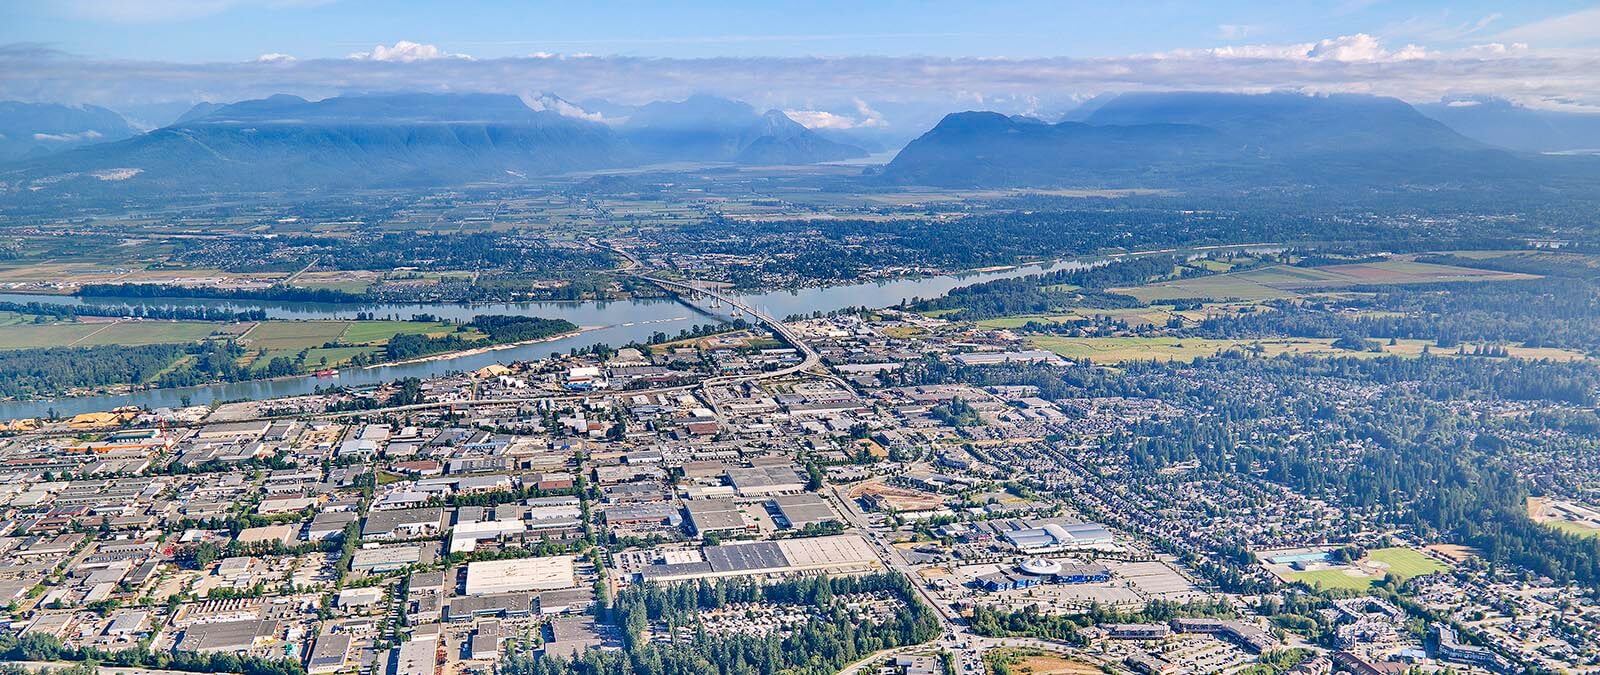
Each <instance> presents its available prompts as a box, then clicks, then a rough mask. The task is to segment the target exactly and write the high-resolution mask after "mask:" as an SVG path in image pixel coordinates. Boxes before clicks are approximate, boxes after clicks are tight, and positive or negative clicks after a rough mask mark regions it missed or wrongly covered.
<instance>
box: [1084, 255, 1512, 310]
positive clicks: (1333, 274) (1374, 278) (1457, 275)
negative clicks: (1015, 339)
mask: <svg viewBox="0 0 1600 675" xmlns="http://www.w3.org/2000/svg"><path fill="white" fill-rule="evenodd" d="M1533 278H1535V277H1534V276H1533V275H1530V274H1517V273H1512V272H1497V271H1493V270H1480V269H1472V268H1467V267H1455V266H1451V265H1434V264H1430V263H1420V262H1414V261H1409V260H1388V261H1384V262H1377V263H1358V264H1351V265H1329V266H1326V267H1290V266H1287V265H1275V266H1272V267H1263V268H1259V269H1253V270H1247V271H1244V272H1236V273H1225V274H1218V275H1214V276H1208V277H1198V278H1194V279H1177V280H1173V281H1164V282H1161V283H1155V284H1149V285H1146V286H1137V287H1132V288H1118V289H1112V292H1114V293H1124V294H1127V295H1131V296H1134V297H1136V298H1139V299H1140V300H1143V301H1145V302H1155V301H1160V300H1171V299H1176V298H1211V299H1216V300H1229V299H1232V300H1271V299H1275V298H1287V297H1292V296H1294V295H1296V294H1297V292H1298V291H1304V290H1312V289H1322V288H1342V287H1347V286H1360V285H1367V284H1422V283H1440V282H1452V281H1512V280H1518V279H1533Z"/></svg>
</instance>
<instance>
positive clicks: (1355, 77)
mask: <svg viewBox="0 0 1600 675" xmlns="http://www.w3.org/2000/svg"><path fill="white" fill-rule="evenodd" d="M0 1H3V0H0ZM1485 42H1486V43H1487V44H1479V45H1474V46H1469V47H1458V48H1450V49H1434V48H1428V49H1424V48H1422V47H1417V46H1404V47H1398V48H1397V47H1393V46H1389V45H1387V44H1386V43H1384V42H1382V41H1380V40H1379V39H1377V38H1376V37H1373V36H1371V35H1360V34H1357V35H1348V36H1338V37H1330V38H1328V39H1325V40H1317V41H1312V42H1304V43H1294V44H1253V45H1234V46H1226V47H1218V48H1215V49H1203V50H1180V51H1170V52H1163V53H1159V54H1131V55H1125V56H1108V57H1100V58H1037V59H969V58H938V57H899V58H895V57H834V58H812V57H796V58H704V59H668V58H642V57H625V56H592V57H585V58H576V57H574V56H572V55H567V56H562V57H553V58H542V57H516V58H495V59H484V60H470V59H465V58H449V56H450V55H448V54H445V52H444V51H443V50H440V49H438V48H437V47H429V46H428V45H422V44H419V43H399V44H396V45H393V46H389V47H383V48H382V49H375V50H373V52H368V53H364V54H362V55H361V56H362V58H355V59H300V60H298V61H285V62H272V63H257V62H253V61H247V62H242V63H240V62H234V63H166V62H158V61H137V60H122V59H118V60H98V59H89V58H81V57H74V56H72V55H68V54H62V53H60V52H55V51H51V50H48V49H44V48H40V47H38V46H34V45H0V99H22V100H29V101H52V102H61V101H69V102H82V103H95V104H100V105H105V106H107V107H111V108H113V109H115V108H117V107H118V106H119V105H128V104H143V103H154V102H169V101H198V100H211V101H237V100H241V99H247V98H261V97H264V96H269V95H272V94H277V93H289V94H296V95H300V96H304V97H307V98H321V97H327V96H335V95H339V94H341V93H347V92H351V91H422V92H469V91H470V92H485V93H503V94H513V95H522V94H524V93H525V92H557V93H559V94H560V95H561V96H562V97H564V98H565V99H567V100H571V101H581V100H585V99H605V100H608V101H612V102H615V103H623V104H641V103H646V102H649V101H652V100H681V99H683V98H685V97H686V96H688V95H690V94H693V93H696V92H707V91H710V92H712V93H716V94H718V95H722V96H727V97H730V98H737V99H741V100H745V101H748V102H750V103H751V104H753V105H755V106H756V107H757V108H759V109H768V108H777V109H784V110H791V111H794V112H793V114H794V117H795V118H796V120H797V121H799V122H801V123H802V124H807V125H808V126H810V125H838V124H853V125H857V126H872V125H878V124H888V123H889V122H893V124H894V127H895V128H897V129H901V128H906V125H908V124H913V123H912V122H904V120H907V119H908V118H907V115H908V114H913V113H915V115H918V116H925V115H924V113H925V112H927V111H938V112H941V113H942V112H946V111H953V110H960V109H994V110H1000V111H1002V112H1007V113H1017V112H1026V111H1028V110H1030V109H1034V110H1040V111H1046V112H1048V111H1050V110H1052V106H1053V105H1057V104H1059V103H1060V102H1061V101H1064V100H1067V99H1070V98H1073V97H1082V96H1092V95H1095V94H1099V93H1105V92H1122V91H1152V90H1207V91H1233V92H1262V91H1283V90H1288V91H1305V92H1336V91H1351V92H1367V93H1372V94H1380V95H1386V96H1397V97H1400V98H1404V99H1406V100H1410V101H1418V102H1422V101H1438V100H1440V99H1442V98H1446V97H1451V98H1458V97H1466V96H1475V95H1481V96H1496V97H1500V98H1507V99H1511V100H1515V101H1518V102H1521V103H1524V104H1528V105H1538V106H1547V107H1548V106H1557V105H1559V106H1573V105H1586V106H1597V105H1600V49H1591V50H1584V49H1571V48H1568V49H1546V48H1538V47H1536V46H1535V47H1530V46H1529V45H1528V44H1523V43H1519V42H1516V41H1510V40H1507V41H1495V42H1490V41H1488V40H1485ZM868 102H870V105H867V103H868ZM556 107H557V109H558V111H560V110H559V106H556ZM880 110H881V111H883V112H884V114H882V115H879V114H877V111H880ZM908 111H912V112H908ZM568 112H571V111H568ZM806 112H826V113H828V114H829V115H832V116H835V117H837V118H840V119H833V118H830V117H824V116H822V115H813V116H811V117H810V118H807V116H806V115H805V114H804V113H806ZM563 114H568V113H563ZM573 114H576V115H580V116H582V115H585V114H589V113H573ZM916 119H917V120H918V121H916V122H915V123H914V124H915V125H921V124H922V123H923V122H922V121H921V120H922V119H923V117H916ZM932 119H933V120H937V117H936V116H935V117H933V118H932ZM885 120H887V121H885Z"/></svg>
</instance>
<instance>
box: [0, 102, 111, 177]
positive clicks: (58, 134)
mask: <svg viewBox="0 0 1600 675" xmlns="http://www.w3.org/2000/svg"><path fill="white" fill-rule="evenodd" d="M137 133H139V132H138V130H136V129H134V128H133V126H132V125H130V124H128V121H127V120H125V119H123V118H122V116H121V115H118V114H117V113H115V112H112V111H111V110H107V109H105V108H101V107H98V106H92V105H85V106H68V105H56V104H53V103H19V102H16V101H0V162H6V161H14V160H18V159H27V158H33V157H43V156H45V155H49V154H53V153H56V152H60V151H62V150H70V149H72V148H77V147H82V146H85V145H93V144H95V143H104V142H107V141H116V140H121V139H124V138H129V137H131V136H133V135H135V134H137Z"/></svg>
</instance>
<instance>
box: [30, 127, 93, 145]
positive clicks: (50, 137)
mask: <svg viewBox="0 0 1600 675" xmlns="http://www.w3.org/2000/svg"><path fill="white" fill-rule="evenodd" d="M101 136H102V134H101V133H100V132H98V131H95V130H94V129H90V130H88V131H76V132H72V133H66V134H34V135H33V140H36V141H47V142H52V143H75V142H77V141H92V140H95V139H97V138H100V137H101Z"/></svg>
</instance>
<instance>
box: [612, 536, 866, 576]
mask: <svg viewBox="0 0 1600 675" xmlns="http://www.w3.org/2000/svg"><path fill="white" fill-rule="evenodd" d="M881 566H882V563H881V562H879V560H878V556H877V554H875V553H873V551H872V547H871V546H870V545H868V544H867V540H865V539H863V538H861V536H860V535H854V534H841V535H836V536H831V537H810V538H805V539H785V540H782V541H750V542H738V543H732V544H723V545H720V546H707V547H705V549H703V550H702V551H701V552H700V556H699V559H698V560H679V561H675V562H667V563H657V564H654V565H648V566H646V567H645V568H644V569H643V570H642V571H640V573H639V576H640V578H641V579H643V580H645V581H661V582H672V581H689V580H694V579H708V578H715V577H729V576H786V575H795V574H852V573H860V572H869V571H872V570H875V569H880V568H881Z"/></svg>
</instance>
